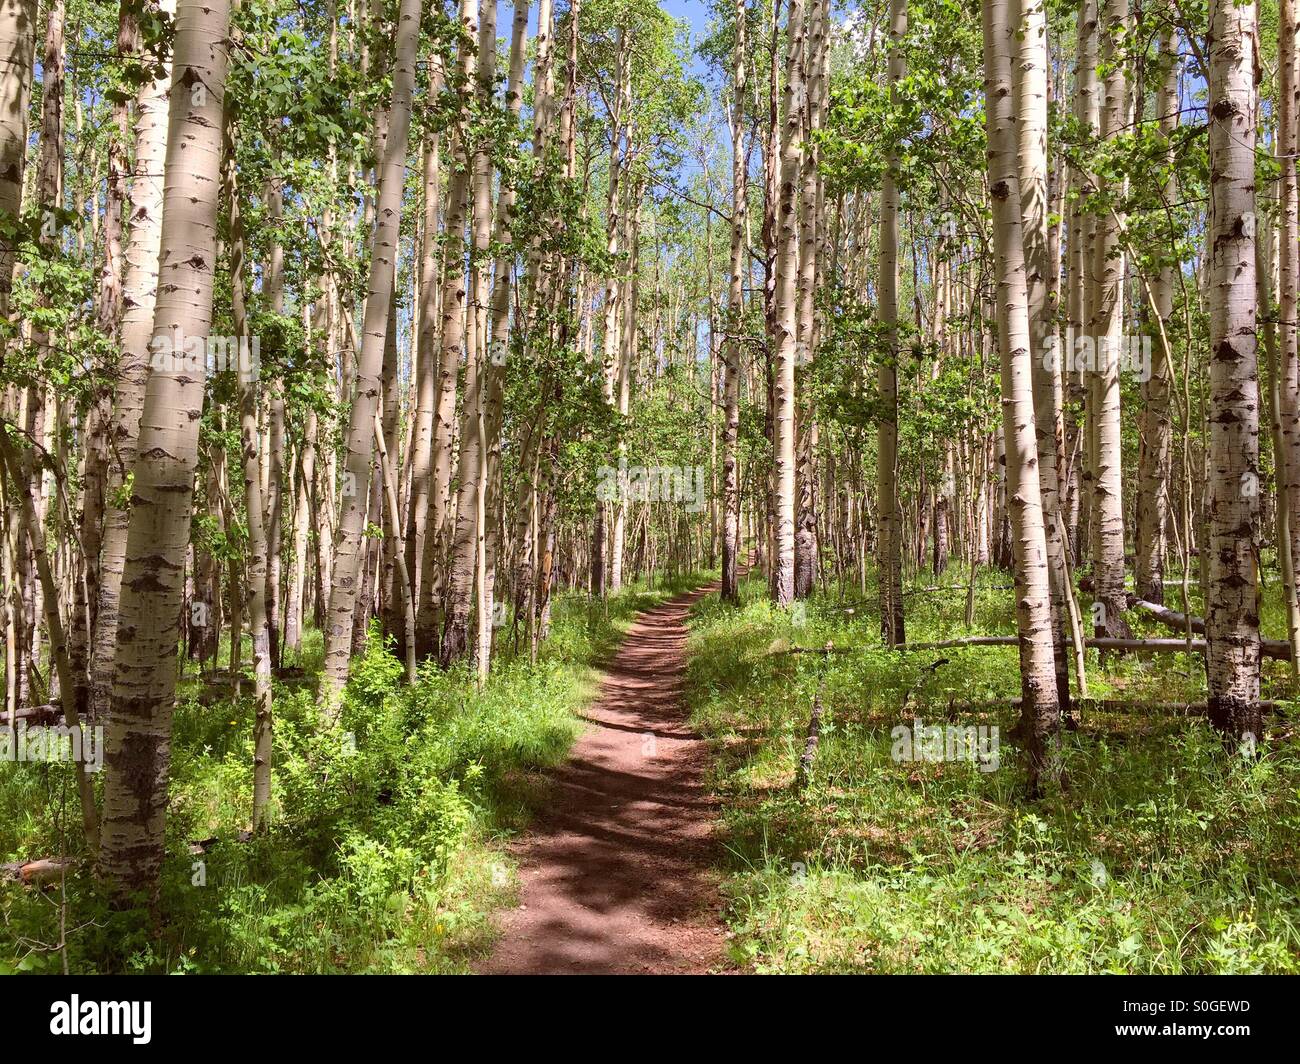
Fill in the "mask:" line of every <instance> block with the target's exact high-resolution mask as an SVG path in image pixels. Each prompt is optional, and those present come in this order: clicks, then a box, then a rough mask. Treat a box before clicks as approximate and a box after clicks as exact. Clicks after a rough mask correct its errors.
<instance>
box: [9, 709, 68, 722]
mask: <svg viewBox="0 0 1300 1064" xmlns="http://www.w3.org/2000/svg"><path fill="white" fill-rule="evenodd" d="M19 721H23V722H25V723H27V724H33V725H34V724H40V725H49V724H61V723H62V722H63V710H62V709H61V708H60V707H59V706H22V707H20V708H19V709H18V710H17V712H13V713H0V725H5V726H8V727H13V725H15V724H17V723H18V722H19Z"/></svg>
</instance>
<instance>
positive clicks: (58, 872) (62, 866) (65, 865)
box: [0, 858, 75, 887]
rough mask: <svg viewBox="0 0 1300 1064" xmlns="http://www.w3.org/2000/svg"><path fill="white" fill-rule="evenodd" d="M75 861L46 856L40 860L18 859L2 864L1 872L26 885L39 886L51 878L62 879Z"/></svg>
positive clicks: (0, 866)
mask: <svg viewBox="0 0 1300 1064" xmlns="http://www.w3.org/2000/svg"><path fill="white" fill-rule="evenodd" d="M74 863H75V862H73V861H59V860H55V859H53V858H45V859H42V860H39V861H16V862H14V863H12V864H3V865H0V873H3V877H4V878H5V879H16V880H18V882H20V883H22V884H23V885H24V886H28V887H38V886H41V885H42V884H43V883H48V882H50V881H51V880H56V879H62V878H63V875H64V873H65V872H67V871H68V870H69V869H70V868H71V867H72V866H73V864H74Z"/></svg>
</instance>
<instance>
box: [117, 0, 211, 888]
mask: <svg viewBox="0 0 1300 1064" xmlns="http://www.w3.org/2000/svg"><path fill="white" fill-rule="evenodd" d="M229 21H230V3H229V0H184V2H182V3H181V4H180V5H179V7H178V11H177V17H176V39H175V45H174V49H173V53H172V55H173V70H172V87H171V101H170V115H169V122H168V138H167V154H166V163H165V166H164V177H163V212H162V235H161V253H160V257H159V264H158V295H157V299H156V302H155V312H154V325H153V338H154V339H153V341H152V342H151V347H152V350H153V351H154V353H155V359H154V364H153V369H152V372H151V373H150V374H149V377H148V382H147V385H146V388H145V395H144V405H143V409H142V411H141V417H140V437H139V460H138V461H137V462H136V465H135V469H134V480H133V483H132V496H131V515H130V524H129V531H128V536H127V544H126V560H125V565H124V569H123V575H122V594H121V604H120V617H119V622H118V640H117V642H118V648H119V650H118V654H117V672H116V678H115V683H114V692H113V705H112V712H111V714H110V716H109V725H108V732H107V737H106V753H105V768H106V776H105V781H104V815H103V823H102V839H101V846H100V860H99V863H100V871H101V873H102V874H103V875H104V876H105V877H106V878H107V879H108V881H109V882H110V883H111V884H112V888H113V890H114V892H115V894H116V895H117V896H118V897H119V898H120V899H126V898H127V897H129V896H132V895H134V894H137V893H140V892H143V893H144V894H146V895H147V896H148V898H149V900H150V902H151V903H154V902H156V899H157V889H158V873H159V870H160V868H161V865H162V859H163V850H164V830H165V826H166V818H167V789H168V779H169V775H170V768H171V724H172V714H173V712H174V710H175V696H176V673H177V670H176V652H177V647H178V644H179V641H180V627H181V602H182V599H183V596H184V574H185V558H186V553H187V551H188V548H189V540H190V507H191V501H192V497H193V490H194V471H195V467H196V464H197V461H198V435H199V416H200V413H201V410H202V406H203V391H204V388H203V370H202V369H196V368H193V366H192V363H190V364H187V358H188V354H189V353H195V352H197V351H201V350H202V349H203V348H204V347H205V346H206V342H207V340H208V335H209V330H210V327H211V322H212V285H213V274H214V269H215V264H216V221H217V200H218V195H219V191H220V181H221V150H222V129H223V114H222V112H223V105H224V100H225V85H226V69H227V64H228V52H227V49H228V44H229ZM178 341H179V342H180V346H181V351H180V352H176V347H177V342H178ZM166 345H170V347H168V346H166ZM168 351H170V352H172V353H171V354H170V355H167V352H168ZM159 355H162V357H158V356H159ZM200 358H202V356H200Z"/></svg>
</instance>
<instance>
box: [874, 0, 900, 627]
mask: <svg viewBox="0 0 1300 1064" xmlns="http://www.w3.org/2000/svg"><path fill="white" fill-rule="evenodd" d="M906 36H907V0H890V4H889V45H890V46H889V68H888V79H889V93H890V99H891V101H892V100H895V99H897V92H898V83H899V82H900V81H901V80H902V79H903V76H904V74H905V73H906V64H905V60H904V58H903V51H902V46H903V38H904V37H906ZM897 170H898V158H897V155H891V156H890V158H889V159H888V160H887V161H886V164H885V172H884V174H883V175H882V177H881V184H880V277H879V281H878V283H877V293H878V295H877V301H878V303H879V317H880V323H881V326H882V327H883V329H884V330H885V336H886V340H887V344H888V350H887V351H885V352H884V353H883V354H882V356H881V361H880V367H879V369H878V371H877V377H876V387H877V391H878V392H879V403H880V412H879V415H878V416H879V422H878V424H877V428H876V492H877V497H878V505H879V506H880V517H879V523H880V532H879V543H878V551H879V558H880V627H881V633H882V635H883V637H884V640H885V643H886V644H887V645H888V646H895V645H896V644H899V643H902V642H903V641H904V639H905V634H904V627H903V542H902V541H903V523H902V513H901V511H900V509H899V505H898V356H899V352H900V346H899V342H898V175H897Z"/></svg>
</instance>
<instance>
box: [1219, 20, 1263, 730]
mask: <svg viewBox="0 0 1300 1064" xmlns="http://www.w3.org/2000/svg"><path fill="white" fill-rule="evenodd" d="M1257 28H1258V25H1257V12H1256V8H1255V3H1254V0H1246V2H1244V3H1238V2H1236V0H1213V3H1212V4H1211V5H1210V35H1209V40H1208V44H1209V62H1210V82H1209V97H1208V99H1209V144H1210V227H1209V234H1208V244H1209V257H1210V262H1209V268H1210V285H1209V297H1210V353H1211V354H1210V396H1209V400H1210V410H1209V418H1208V421H1209V432H1210V440H1209V465H1210V469H1209V477H1210V479H1209V484H1208V489H1209V491H1208V496H1209V544H1208V547H1209V551H1208V553H1209V586H1208V587H1207V588H1206V589H1205V592H1206V627H1205V631H1206V642H1207V644H1208V651H1207V659H1208V666H1207V676H1208V680H1209V688H1210V690H1209V696H1210V697H1209V713H1210V720H1211V721H1212V722H1213V723H1214V726H1215V727H1216V728H1218V729H1219V731H1220V732H1221V733H1222V734H1223V736H1224V738H1225V740H1226V741H1229V742H1236V741H1238V740H1241V741H1243V742H1248V743H1253V742H1254V741H1257V740H1260V739H1262V737H1263V717H1262V712H1261V708H1260V705H1259V650H1260V648H1259V603H1258V589H1257V585H1256V567H1255V557H1254V543H1255V532H1256V530H1257V526H1258V523H1259V488H1258V485H1259V409H1258V399H1257V397H1258V394H1259V392H1258V378H1257V373H1256V369H1257V367H1256V332H1255V329H1256V315H1255V226H1254V217H1255V102H1256V101H1255V81H1254V77H1255V63H1256V55H1255V42H1256V40H1257V36H1256V33H1257Z"/></svg>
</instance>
